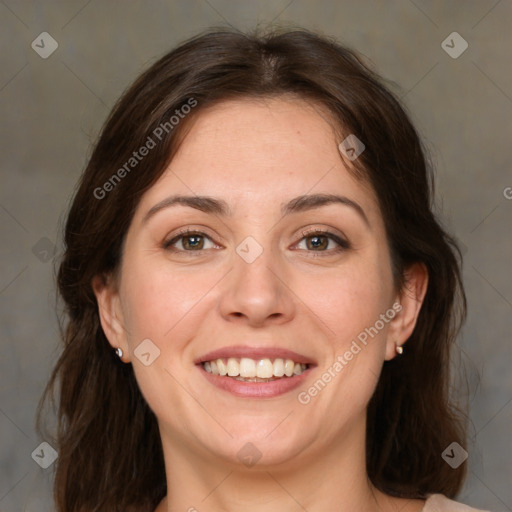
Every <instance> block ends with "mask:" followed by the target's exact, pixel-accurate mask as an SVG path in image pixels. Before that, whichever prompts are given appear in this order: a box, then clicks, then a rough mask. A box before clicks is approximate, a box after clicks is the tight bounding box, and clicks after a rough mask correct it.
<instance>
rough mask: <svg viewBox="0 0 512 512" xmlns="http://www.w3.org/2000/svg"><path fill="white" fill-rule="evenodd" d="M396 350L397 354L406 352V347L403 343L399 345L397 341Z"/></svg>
mask: <svg viewBox="0 0 512 512" xmlns="http://www.w3.org/2000/svg"><path fill="white" fill-rule="evenodd" d="M395 350H396V353H397V354H400V355H401V354H403V353H404V347H402V345H398V344H397V343H395Z"/></svg>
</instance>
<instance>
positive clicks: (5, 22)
mask: <svg viewBox="0 0 512 512" xmlns="http://www.w3.org/2000/svg"><path fill="white" fill-rule="evenodd" d="M270 21H273V22H274V23H277V24H279V25H284V26H287V27H295V26H303V27H306V28H310V29H314V30H318V31H320V32H322V33H325V34H328V35H333V36H335V37H336V38H338V39H339V40H340V41H341V42H342V43H346V44H348V45H350V46H352V47H354V48H356V49H357V50H359V51H360V52H362V53H363V54H365V55H366V56H367V57H368V58H369V59H370V61H371V62H373V64H374V66H375V68H376V70H377V71H378V72H380V73H381V74H382V75H383V76H384V77H386V78H387V79H389V80H391V81H392V82H394V83H395V84H397V85H396V86H394V90H395V92H397V93H398V94H399V95H400V96H402V97H403V99H404V102H405V104H406V105H407V107H408V108H409V110H410V112H411V115H412V117H413V120H414V122H415V123H416V125H417V127H418V129H419V131H420V132H421V134H422V136H423V137H424V139H425V141H426V144H427V146H428V148H429V150H430V152H431V154H432V159H433V161H434V163H435V165H436V167H437V174H438V180H437V200H438V203H439V207H440V213H441V214H442V216H443V218H444V219H445V224H446V227H447V228H448V229H449V230H451V231H452V232H453V233H454V234H455V235H456V236H457V238H458V239H459V241H460V242H462V244H463V250H464V251H465V267H464V279H465V284H466V287H467V293H468V298H469V320H468V322H467V324H466V326H465V328H464V330H463V334H462V336H461V338H460V340H459V347H460V350H459V351H458V354H457V355H458V356H460V360H461V362H462V363H464V364H465V365H466V368H467V374H468V377H469V382H470V388H469V389H468V390H467V393H465V395H466V399H467V400H468V401H469V402H470V405H471V421H472V424H471V430H470V436H471V442H470V443H469V444H468V446H466V447H465V448H466V450H467V451H468V452H469V477H468V479H467V483H466V486H465V488H464V490H463V492H462V493H461V494H460V495H459V498H458V499H459V500H460V501H464V502H466V503H468V504H471V505H473V506H476V507H481V508H486V509H490V510H493V511H494V510H496V511H498V510H499V511H505V510H512V485H511V483H512V463H511V456H512V442H511V436H510V432H511V425H512V403H511V401H512V377H511V375H512V374H511V372H510V366H511V363H512V356H511V352H512V348H511V343H510V332H511V322H510V315H511V307H512V304H511V302H512V275H511V271H510V261H511V252H512V251H511V237H510V226H511V222H510V221H511V216H512V200H509V199H507V198H506V197H505V194H504V191H506V190H507V187H512V173H511V172H510V164H511V154H512V151H511V142H512V140H511V129H510V114H511V113H512V73H511V69H512V66H511V59H510V55H511V51H512V3H511V2H510V1H506V0H502V1H496V0H489V1H487V0H486V1H483V0H482V1H471V2H470V1H451V2H441V1H430V2H429V1H420V0H415V1H414V2H413V1H408V0H395V1H389V2H377V1H375V2H372V1H369V0H365V1H358V2H355V1H354V2H348V1H337V2H335V1H325V0H324V1H317V2H313V1H307V0H291V1H290V0H280V1H248V0H243V1H236V2H235V1H225V0H208V1H207V0H189V1H185V0H183V1H167V2H164V1H158V2H157V1H153V2H140V1H130V2H114V1H106V2H105V1H99V0H92V1H83V0H82V1H66V2H63V1H60V2H59V1H52V2H49V1H46V2H35V1H34V2H21V1H13V0H5V1H0V40H1V44H2V52H1V57H0V59H1V66H0V108H1V123H0V126H1V128H0V129H1V137H0V148H1V155H2V157H1V165H0V167H1V191H0V227H1V233H2V236H1V240H2V243H1V244H0V258H1V274H0V304H1V331H0V332H1V338H0V439H1V446H0V511H1V512H4V511H5V512H11V511H22V510H23V511H34V512H35V511H37V512H41V511H44V510H51V505H50V501H49V496H50V487H51V475H52V473H51V472H52V467H50V468H49V469H46V470H44V469H42V468H40V467H39V466H38V465H37V464H36V463H35V462H34V460H33V459H32V458H31V453H32V451H33V450H34V449H35V448H36V447H37V446H38V445H39V443H40V442H41V441H43V440H42V439H39V438H38V436H37V435H36V434H35V432H34V411H35V407H36V405H37V402H38V399H39V396H40V393H41V391H42V388H43V386H44V384H45V382H46V380H47V378H48V375H49V371H50V368H51V366H52V364H53V363H54V362H55V359H56V356H57V354H58V350H59V346H58V330H57V323H56V318H55V312H54V288H53V263H54V260H53V259H51V258H50V257H51V250H52V247H53V244H55V246H56V256H57V258H58V255H59V253H60V251H61V241H60V229H61V224H62V222H63V219H64V214H65V211H66V209H67V206H68V202H69V199H70V197H71V194H72V191H73V189H74V186H75V183H76V182H77V179H78V177H79V174H80V172H81V170H82V169H83V167H84V164H85V162H86V159H87V156H88V155H89V154H90V146H91V142H92V141H94V139H95V137H96V135H97V133H98V130H99V128H100V126H101V124H102V122H103V120H104V119H105V117H106V115H107V114H108V112H109V110H110V108H111V107H112V105H113V103H114V101H115V100H116V99H117V98H118V96H119V95H120V94H121V92H122V91H123V90H124V88H125V87H126V86H127V85H128V84H129V83H130V82H131V81H132V80H133V79H134V78H135V77H136V76H137V75H138V74H139V73H140V72H141V71H142V70H143V69H145V68H146V67H147V66H148V65H149V64H151V63H152V62H154V61H155V60H156V58H157V57H159V56H160V55H162V54H163V53H165V52H167V51H168V50H169V49H170V48H171V47H172V46H173V45H175V43H177V42H179V41H181V40H183V39H184V38H187V37H190V36H192V35H194V34H196V33H197V32H199V31H202V30H204V29H205V28H207V27H210V26H219V25H224V26H225V25H232V26H234V27H237V28H239V29H244V28H253V27H254V26H256V25H257V24H266V23H268V22H270ZM45 31H46V32H49V33H50V34H51V36H52V37H53V38H55V40H56V41H57V42H58V45H59V46H58V49H57V50H56V51H55V53H53V54H52V55H51V56H50V57H49V58H47V59H42V58H41V57H40V56H39V55H38V54H37V53H36V52H35V51H34V50H33V49H32V48H31V43H32V41H34V40H36V38H37V36H38V35H39V34H40V33H41V32H45ZM454 31H456V32H458V33H459V34H460V35H461V36H462V37H463V38H464V39H465V40H466V41H467V42H468V44H469V47H468V49H467V50H466V51H465V52H464V53H463V54H462V55H460V56H459V57H458V58H456V59H454V58H452V57H450V56H449V55H448V54H447V53H446V52H445V50H444V49H443V47H442V46H441V43H442V42H443V41H444V40H445V39H446V38H447V36H448V35H449V34H451V33H452V32H454ZM38 41H40V39H38ZM450 44H451V43H450ZM457 44H458V43H457ZM458 47H459V46H458ZM458 47H457V48H458ZM511 196H512V191H511V194H509V197H511Z"/></svg>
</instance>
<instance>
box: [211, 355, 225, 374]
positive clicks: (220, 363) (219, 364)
mask: <svg viewBox="0 0 512 512" xmlns="http://www.w3.org/2000/svg"><path fill="white" fill-rule="evenodd" d="M215 362H216V363H217V368H218V370H219V375H227V374H228V369H227V368H226V365H225V364H224V361H223V360H222V359H217V361H215ZM212 372H213V368H212Z"/></svg>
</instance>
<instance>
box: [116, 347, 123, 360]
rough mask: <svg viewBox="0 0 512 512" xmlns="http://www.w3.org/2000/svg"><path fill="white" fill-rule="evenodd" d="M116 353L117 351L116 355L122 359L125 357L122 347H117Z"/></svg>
mask: <svg viewBox="0 0 512 512" xmlns="http://www.w3.org/2000/svg"><path fill="white" fill-rule="evenodd" d="M115 353H116V355H117V356H118V357H119V359H122V357H123V351H122V350H121V347H117V348H116V349H115Z"/></svg>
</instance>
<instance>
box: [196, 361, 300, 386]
mask: <svg viewBox="0 0 512 512" xmlns="http://www.w3.org/2000/svg"><path fill="white" fill-rule="evenodd" d="M203 368H204V369H205V371H207V372H208V373H212V374H214V375H221V376H226V375H227V376H228V377H233V378H236V379H237V380H242V381H243V380H250V381H252V382H266V381H264V380H263V381H260V380H259V379H273V378H281V377H284V376H286V377H293V376H295V375H301V374H302V373H303V372H304V371H305V370H306V369H307V368H308V365H306V364H304V363H295V362H294V361H292V360H291V359H286V360H285V359H281V358H277V359H275V360H274V362H272V361H271V360H270V359H268V358H265V359H257V360H255V359H250V358H248V357H242V358H241V359H237V358H235V357H230V358H228V360H227V361H226V360H225V359H215V360H214V361H204V362H203Z"/></svg>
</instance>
